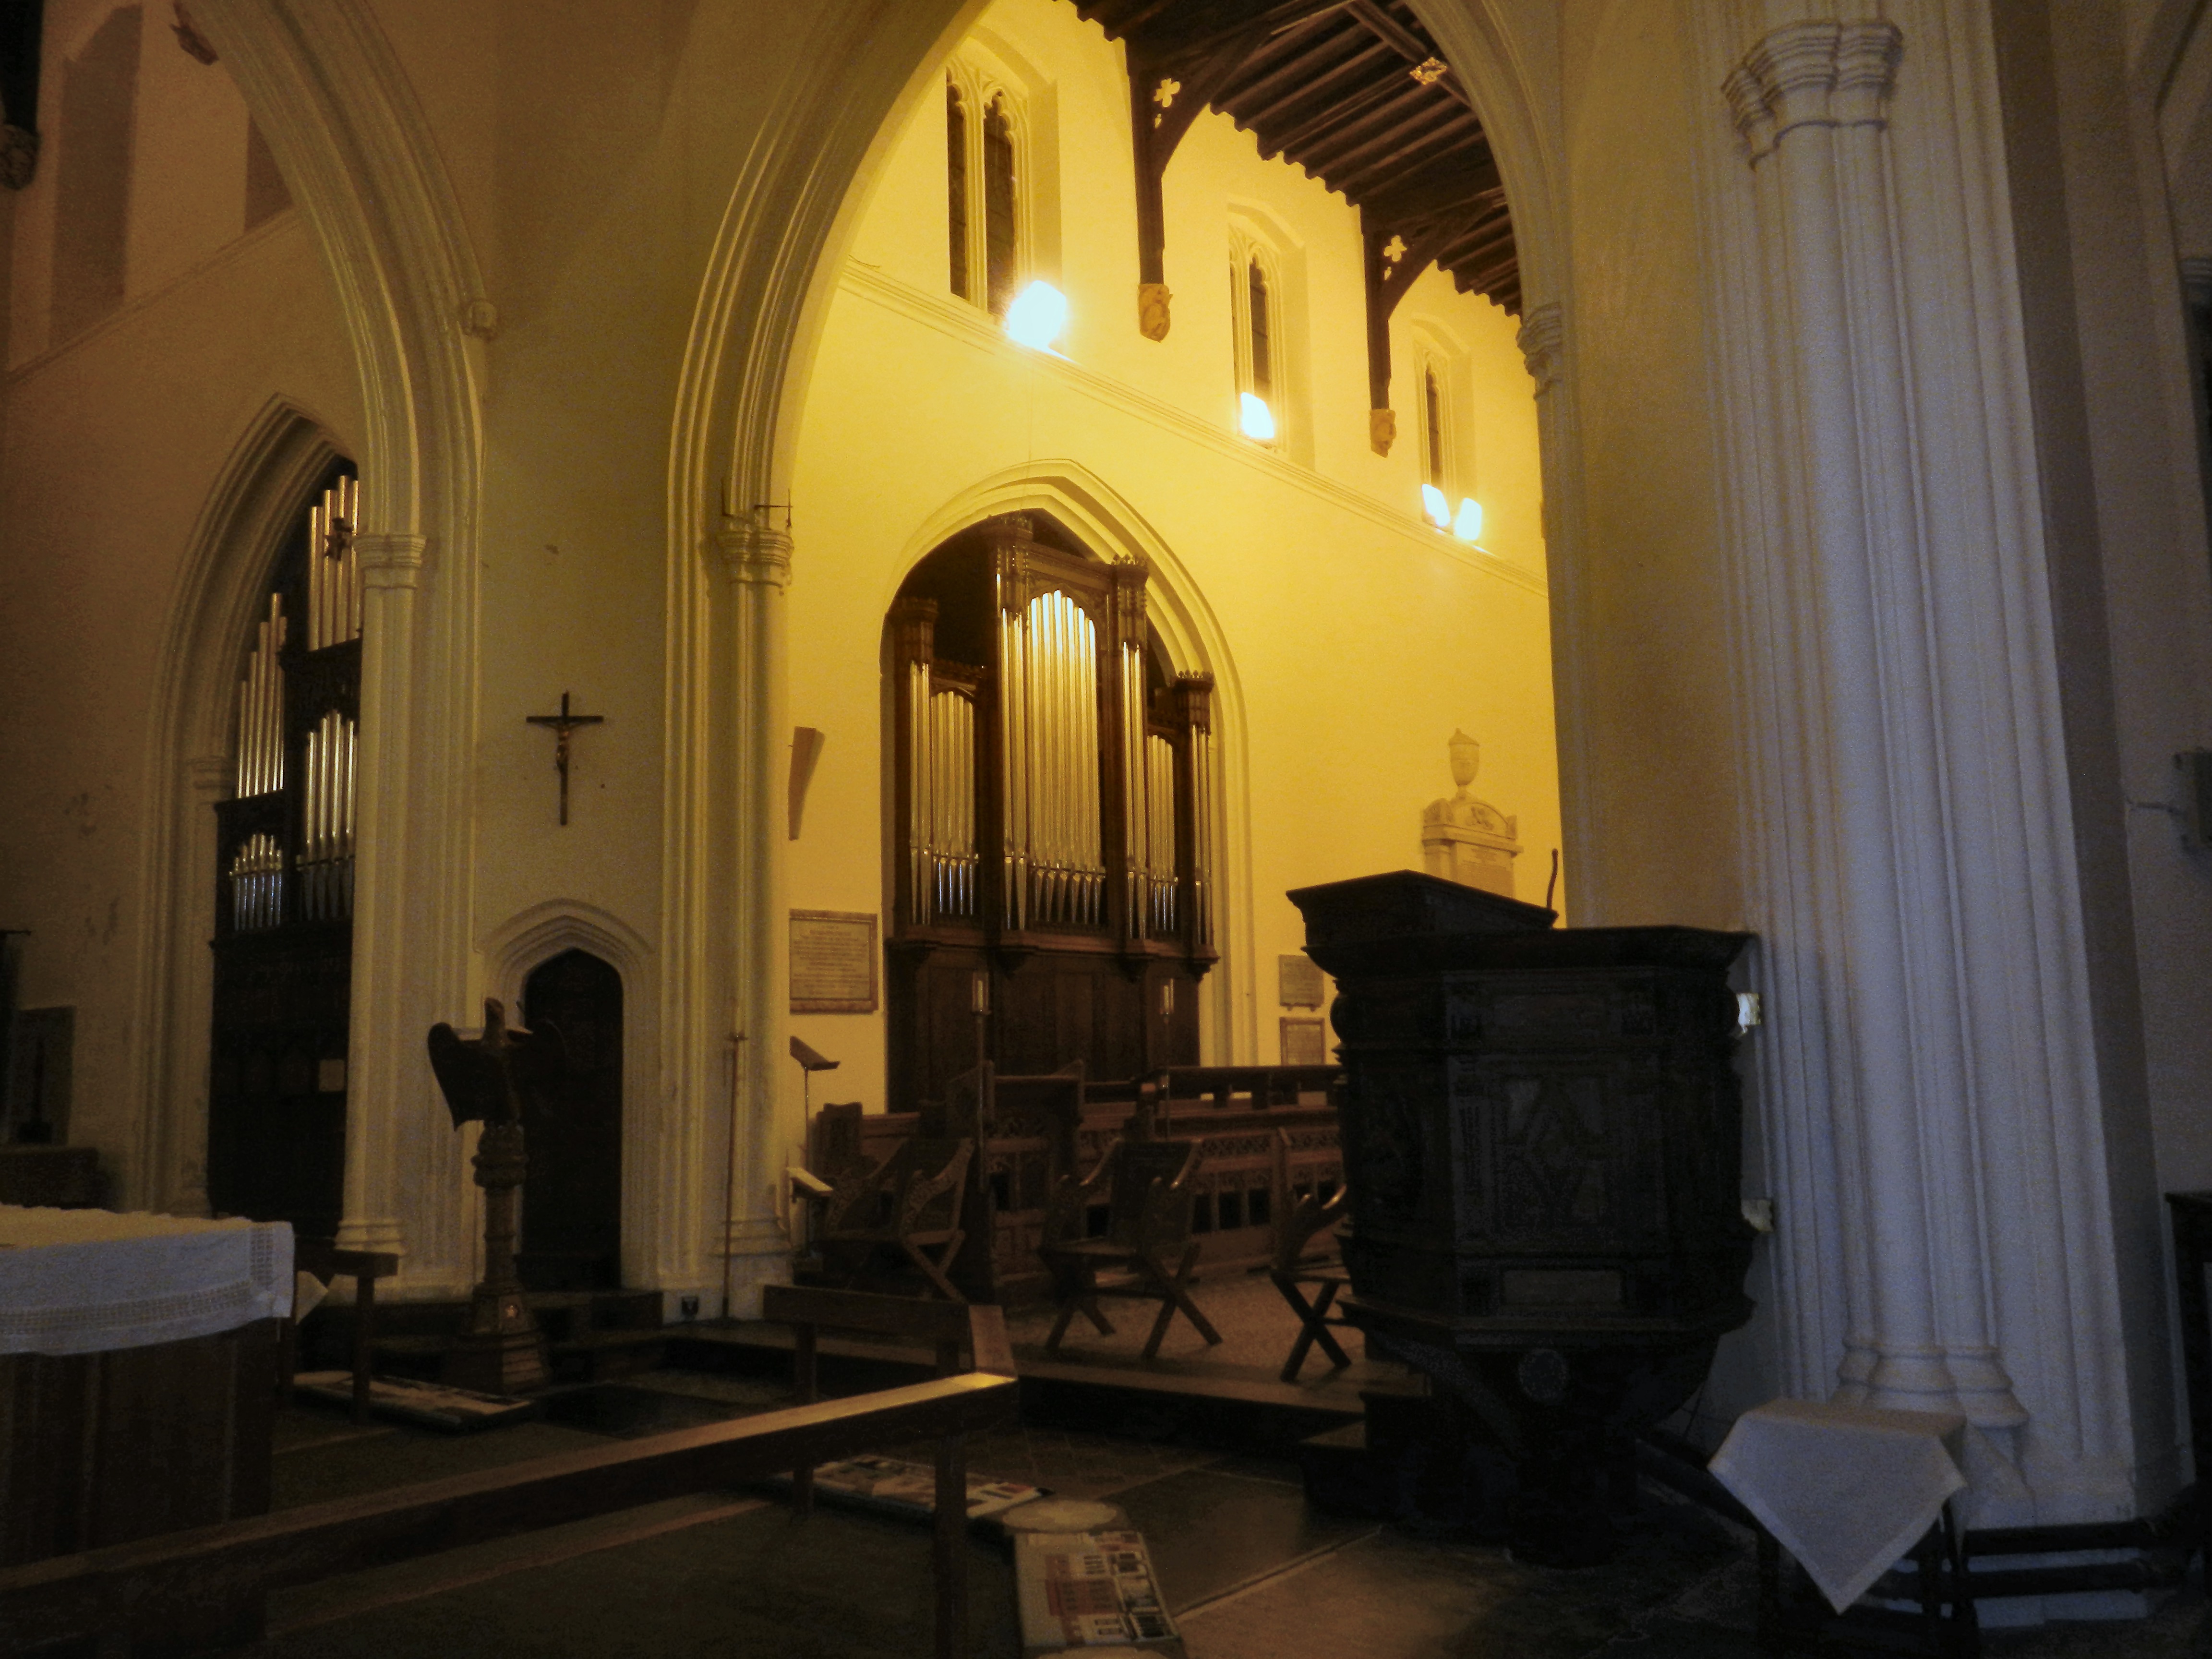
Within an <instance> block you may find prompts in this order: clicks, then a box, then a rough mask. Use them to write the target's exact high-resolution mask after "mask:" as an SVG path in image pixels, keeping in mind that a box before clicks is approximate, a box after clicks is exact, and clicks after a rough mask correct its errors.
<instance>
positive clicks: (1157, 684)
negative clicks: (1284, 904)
mask: <svg viewBox="0 0 2212 1659" xmlns="http://www.w3.org/2000/svg"><path fill="white" fill-rule="evenodd" d="M1148 574H1149V573H1148V570H1147V568H1146V566H1145V565H1143V564H1141V563H1121V564H1109V563H1105V562H1102V561H1100V560H1098V559H1097V558H1095V557H1093V556H1091V555H1090V554H1089V553H1088V552H1086V551H1085V550H1083V549H1082V547H1081V546H1080V544H1078V543H1077V542H1076V541H1075V540H1074V538H1073V537H1071V536H1069V535H1068V534H1067V533H1066V532H1065V531H1063V530H1061V528H1060V526H1058V525H1057V524H1055V523H1054V522H1053V521H1052V520H1050V519H1048V518H1047V517H1045V516H1044V515H1042V514H1035V515H1032V514H1028V513H1010V514H1007V515H1005V516H1003V517H1000V518H997V519H993V520H989V521H987V523H985V524H982V525H979V526H975V528H973V529H971V530H969V531H967V532H963V533H962V534H961V535H959V536H957V537H955V538H952V539H951V541H949V542H947V543H946V544H944V545H943V546H942V547H940V548H939V549H938V550H936V551H935V552H933V553H932V554H931V555H930V556H928V557H927V558H926V559H924V560H923V561H922V562H921V563H920V564H919V565H917V566H916V567H915V570H914V572H913V574H911V575H910V576H909V577H908V580H907V582H906V584H905V586H904V587H903V588H902V590H901V592H900V595H899V598H898V599H897V601H896V604H894V605H893V606H892V608H891V612H890V619H889V634H890V650H889V663H890V676H891V702H892V708H893V731H892V733H891V738H890V746H891V749H892V751H893V756H894V766H895V771H896V791H895V802H894V808H893V816H894V829H893V832H892V833H893V837H894V843H895V848H894V856H893V865H894V868H895V872H896V874H895V878H894V879H895V882H896V900H895V908H894V916H893V923H892V927H891V930H890V938H889V939H888V940H887V942H886V943H887V951H886V954H887V957H888V959H889V975H888V980H889V987H888V989H889V995H888V1004H889V1016H890V1061H891V1079H890V1095H891V1099H890V1105H891V1109H893V1110H894V1111H911V1110H916V1109H921V1108H922V1107H923V1106H924V1104H925V1103H934V1102H941V1101H942V1100H943V1098H944V1096H945V1086H946V1085H947V1084H948V1082H949V1081H950V1080H951V1079H952V1078H954V1077H956V1076H957V1075H959V1074H960V1073H963V1072H966V1071H968V1070H969V1069H970V1068H972V1067H973V1066H975V1065H976V1064H977V1063H978V1061H979V1060H990V1061H991V1062H993V1063H994V1065H995V1066H998V1067H999V1068H1000V1070H1001V1071H1004V1072H1007V1073H1025V1074H1031V1075H1037V1074H1042V1073H1050V1072H1053V1071H1055V1070H1057V1069H1058V1068H1060V1066H1064V1065H1066V1064H1068V1063H1070V1062H1073V1061H1081V1062H1083V1063H1084V1064H1085V1065H1086V1066H1088V1068H1089V1070H1090V1072H1091V1075H1092V1076H1094V1077H1100V1076H1103V1077H1134V1076H1137V1075H1139V1074H1140V1073H1148V1072H1150V1071H1152V1070H1153V1069H1154V1068H1156V1067H1158V1066H1165V1065H1170V1064H1189V1063H1193V1062H1194V1061H1195V1060H1197V1058H1198V1003H1197V997H1196V995H1195V993H1196V990H1197V986H1198V982H1199V981H1200V978H1201V977H1202V976H1203V975H1205V973H1206V969H1208V968H1210V967H1211V966H1212V963H1213V962H1214V960H1215V951H1214V946H1213V934H1212V918H1211V909H1212V880H1213V874H1212V872H1213V864H1214V860H1213V856H1212V848H1211V840H1212V833H1213V832H1212V819H1213V811H1214V804H1213V800H1212V788H1213V785H1212V776H1213V759H1212V741H1213V738H1212V714H1211V697H1212V679H1211V678H1208V677H1207V676H1205V675H1202V674H1201V675H1190V674H1186V675H1180V676H1178V675H1176V674H1174V673H1173V672H1172V671H1170V669H1169V667H1168V666H1167V659H1166V654H1165V653H1164V650H1163V649H1162V647H1161V646H1160V642H1159V641H1158V636H1157V635H1155V634H1154V632H1153V630H1152V628H1151V627H1150V625H1149V624H1148V623H1147V622H1146V615H1145V589H1146V578H1147V575H1148Z"/></svg>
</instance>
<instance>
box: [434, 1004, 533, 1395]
mask: <svg viewBox="0 0 2212 1659" xmlns="http://www.w3.org/2000/svg"><path fill="white" fill-rule="evenodd" d="M563 1060H564V1056H563V1054H562V1044H561V1040H560V1036H559V1034H558V1033H557V1032H556V1031H555V1030H553V1029H552V1028H551V1027H550V1026H547V1027H544V1029H542V1030H536V1031H530V1030H522V1029H521V1028H520V1027H511V1026H509V1025H508V1024H507V1010H506V1008H505V1007H504V1006H502V1005H501V1003H500V1001H499V1000H498V999H497V998H495V997H486V998H485V999H484V1023H483V1031H482V1032H481V1033H479V1034H478V1035H477V1036H473V1037H464V1036H462V1035H461V1034H460V1033H459V1031H456V1030H454V1029H453V1027H452V1026H450V1025H447V1024H437V1025H434V1026H432V1027H431V1028H430V1069H431V1070H432V1071H433V1072H435V1073H437V1077H438V1086H439V1088H440V1089H441V1090H443V1091H445V1096H446V1104H447V1108H448V1109H450V1110H451V1111H452V1112H453V1127H455V1128H456V1129H459V1127H461V1126H462V1125H463V1124H465V1123H469V1122H479V1123H482V1124H483V1133H482V1134H481V1135H480V1136H479V1137H478V1139H477V1152H476V1157H475V1158H474V1159H473V1160H471V1161H472V1162H473V1163H474V1164H475V1166H476V1176H477V1186H479V1187H481V1188H483V1192H484V1276H483V1282H482V1283H481V1284H479V1285H477V1287H476V1289H475V1291H473V1292H472V1293H471V1296H470V1297H469V1322H468V1328H467V1329H466V1330H465V1331H464V1332H462V1334H461V1335H460V1336H459V1339H458V1340H456V1341H455V1342H454V1344H453V1347H452V1348H451V1349H450V1350H448V1351H447V1355H446V1364H445V1380H446V1381H447V1383H452V1384H453V1385H454V1386H456V1387H458V1388H464V1389H478V1390H480V1391H482V1392H483V1393H485V1394H520V1393H526V1392H527V1391H528V1390H530V1389H542V1388H544V1386H545V1383H546V1376H547V1370H546V1363H545V1338H544V1334H543V1333H542V1332H540V1331H539V1330H538V1322H537V1321H536V1320H535V1319H534V1318H533V1317H532V1316H531V1312H530V1304H529V1303H528V1302H526V1300H525V1299H524V1297H523V1292H522V1279H521V1277H520V1274H518V1273H516V1271H515V1266H514V1241H515V1208H516V1201H517V1196H518V1194H520V1190H521V1188H522V1182H523V1177H524V1176H525V1175H526V1173H527V1171H528V1169H529V1159H528V1156H527V1154H526V1152H525V1150H524V1147H523V1144H522V1101H523V1097H524V1095H525V1093H526V1092H527V1093H528V1094H529V1095H530V1097H531V1098H532V1101H533V1102H539V1101H542V1100H543V1098H544V1096H543V1091H544V1088H545V1086H546V1085H548V1084H549V1083H550V1082H551V1081H553V1080H554V1079H556V1078H557V1077H558V1076H559V1075H560V1073H561V1071H562V1065H563Z"/></svg>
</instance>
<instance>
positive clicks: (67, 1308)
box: [0, 1204, 292, 1354]
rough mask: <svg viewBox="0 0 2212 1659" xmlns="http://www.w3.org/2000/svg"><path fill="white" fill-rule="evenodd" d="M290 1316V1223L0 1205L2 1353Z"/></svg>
mask: <svg viewBox="0 0 2212 1659" xmlns="http://www.w3.org/2000/svg"><path fill="white" fill-rule="evenodd" d="M291 1310H292V1228H291V1225H290V1224H289V1222H283V1221H271V1222H255V1221H246V1220H242V1219H234V1220H228V1221H200V1220H196V1219H193V1218H191V1217H189V1216H173V1215H147V1214H143V1213H138V1214H131V1215H118V1214H116V1213H114V1212H112V1211H107V1210H42V1209H26V1208H23V1207H21V1206H17V1205H12V1204H0V1354H9V1353H40V1354H76V1353H101V1352H107V1351H109V1350H111V1349H115V1348H139V1347H145V1346H149V1345H151V1344H153V1343H156V1342H179V1341H182V1340H185V1339H186V1338H188V1337H195V1336H211V1335H213V1334H216V1332H218V1331H228V1330H234V1329H236V1328H238V1327H239V1326H240V1325H246V1324H251V1323H252V1322H253V1321H255V1320H257V1319H281V1318H283V1316H285V1315H287V1314H289V1312H291Z"/></svg>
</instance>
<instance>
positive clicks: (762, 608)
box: [714, 521, 791, 1315]
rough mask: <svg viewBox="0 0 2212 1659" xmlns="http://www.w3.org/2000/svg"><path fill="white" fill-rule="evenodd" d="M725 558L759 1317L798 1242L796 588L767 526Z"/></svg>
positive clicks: (741, 1159) (743, 1240)
mask: <svg viewBox="0 0 2212 1659" xmlns="http://www.w3.org/2000/svg"><path fill="white" fill-rule="evenodd" d="M714 545H715V548H716V550H717V551H718V552H719V553H720V556H721V559H722V575H723V580H724V582H725V584H726V594H725V595H724V598H725V609H726V612H727V617H728V631H727V634H726V640H727V647H726V649H727V653H728V659H729V669H728V672H727V674H726V677H718V678H721V679H722V685H723V696H724V698H725V699H726V703H725V708H724V717H723V719H722V720H721V721H720V724H721V726H722V727H723V729H724V731H726V732H727V733H728V734H729V738H730V742H731V744H732V746H733V749H734V762H733V763H734V767H735V772H734V775H733V776H732V778H731V779H730V783H731V786H732V787H731V788H730V790H729V792H728V794H727V795H726V797H725V799H727V800H728V803H729V809H730V814H731V816H730V823H729V827H728V829H727V830H726V832H725V833H726V859H727V863H726V868H727V869H728V871H729V874H730V880H729V883H728V884H727V885H726V887H725V888H723V889H722V890H726V891H727V893H728V895H729V898H730V902H731V904H732V910H733V912H734V914H733V915H732V917H731V923H732V946H733V950H734V953H735V961H734V963H733V973H732V988H731V1009H732V1020H731V1031H732V1036H733V1038H734V1041H733V1042H732V1055H731V1060H730V1064H731V1066H732V1068H733V1071H734V1073H735V1076H734V1080H733V1091H734V1095H733V1102H732V1107H731V1115H732V1123H731V1146H730V1152H729V1155H730V1169H729V1190H730V1202H729V1206H728V1213H727V1214H726V1217H725V1218H723V1222H722V1237H721V1241H720V1254H721V1255H723V1256H724V1257H725V1258H726V1270H727V1273H728V1285H729V1288H730V1291H731V1305H732V1311H733V1312H736V1313H738V1314H740V1315H743V1314H747V1313H750V1311H751V1310H753V1309H754V1308H755V1307H756V1306H757V1301H758V1297H759V1287H760V1286H761V1285H763V1284H765V1283H768V1282H769V1281H771V1280H775V1279H783V1278H784V1277H786V1276H787V1273H788V1260H787V1258H788V1255H789V1252H790V1240H789V1239H788V1238H787V1237H786V1235H785V1231H784V1227H783V1223H782V1220H781V1216H780V1214H779V1212H778V1209H777V1205H776V1182H777V1179H778V1177H779V1176H780V1174H781V1170H782V1167H783V1164H784V1163H785V1158H784V1156H783V1146H784V1141H785V1139H786V1136H785V1128H786V1126H785V1125H784V1123H783V1113H782V1111H781V1109H780V1107H779V1105H778V1093H777V1087H776V1085H777V1083H778V1081H779V1079H778V1075H777V1071H776V1064H777V1060H778V1059H779V1057H780V1056H781V1054H782V1053H783V1048H784V1033H785V1012H786V995H785V985H786V979H785V975H784V974H783V972H782V971H781V965H782V960H783V948H784V943H783V929H782V927H781V916H780V915H779V912H780V910H781V906H782V902H783V899H782V895H783V862H784V858H783V854H784V837H783V835H782V833H781V829H782V817H781V814H780V813H779V812H778V811H776V810H775V802H776V799H777V787H778V777H779V774H780V770H781V765H780V763H781V760H782V757H783V751H784V744H785V743H786V742H787V735H786V734H787V732H788V730H789V724H790V723H789V720H788V719H787V707H788V698H787V686H786V676H785V663H784V651H785V644H784V641H785V617H784V590H785V588H786V587H787V586H789V585H790V581H791V536H790V534H789V532H787V531H784V530H779V529H773V528H770V527H769V526H767V525H764V524H761V523H758V522H738V521H732V522H731V523H730V524H728V525H726V526H725V527H724V528H723V529H722V530H721V531H720V532H718V533H717V534H716V535H715V538H714Z"/></svg>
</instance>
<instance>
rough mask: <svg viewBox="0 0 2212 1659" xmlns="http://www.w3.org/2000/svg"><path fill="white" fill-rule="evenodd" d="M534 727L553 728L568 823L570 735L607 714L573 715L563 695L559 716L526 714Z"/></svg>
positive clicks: (563, 818)
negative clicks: (579, 727) (578, 728)
mask: <svg viewBox="0 0 2212 1659" xmlns="http://www.w3.org/2000/svg"><path fill="white" fill-rule="evenodd" d="M522 718H523V719H525V720H527V721H529V722H530V724H531V725H532V726H551V727H552V728H553V768H554V770H556V771H557V772H558V773H560V775H561V822H562V823H564V824H565V823H568V734H569V733H570V732H574V730H575V729H576V728H577V727H578V726H597V725H598V724H599V722H600V721H601V720H605V719H606V716H605V714H570V713H569V712H568V693H567V692H566V691H563V692H562V694H561V712H560V713H559V714H525V715H524V716H523V717H522Z"/></svg>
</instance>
